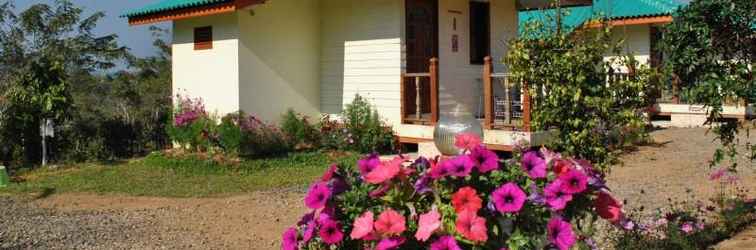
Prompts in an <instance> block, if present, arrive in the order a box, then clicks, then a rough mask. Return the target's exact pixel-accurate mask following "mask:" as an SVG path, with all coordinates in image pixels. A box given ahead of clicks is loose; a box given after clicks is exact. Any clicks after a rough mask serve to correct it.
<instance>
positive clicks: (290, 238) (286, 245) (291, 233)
mask: <svg viewBox="0 0 756 250" xmlns="http://www.w3.org/2000/svg"><path fill="white" fill-rule="evenodd" d="M297 244H299V242H298V240H297V229H296V228H293V227H290V228H289V229H287V230H286V231H285V232H284V233H283V240H282V242H281V250H296V249H297Z"/></svg>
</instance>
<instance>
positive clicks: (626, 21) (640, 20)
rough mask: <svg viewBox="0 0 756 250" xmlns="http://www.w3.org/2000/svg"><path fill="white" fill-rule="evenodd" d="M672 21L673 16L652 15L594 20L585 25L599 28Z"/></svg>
mask: <svg viewBox="0 0 756 250" xmlns="http://www.w3.org/2000/svg"><path fill="white" fill-rule="evenodd" d="M671 22H672V16H671V15H666V16H651V17H633V18H623V19H613V20H609V21H608V22H600V21H593V22H589V23H586V24H584V25H583V27H585V28H598V27H601V26H603V25H609V26H625V25H639V24H667V23H671Z"/></svg>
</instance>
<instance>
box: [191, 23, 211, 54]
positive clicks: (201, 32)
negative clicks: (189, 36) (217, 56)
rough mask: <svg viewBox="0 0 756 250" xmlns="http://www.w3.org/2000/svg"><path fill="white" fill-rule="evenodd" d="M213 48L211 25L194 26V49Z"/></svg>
mask: <svg viewBox="0 0 756 250" xmlns="http://www.w3.org/2000/svg"><path fill="white" fill-rule="evenodd" d="M212 48H213V27H212V26H206V27H198V28H194V50H206V49H212Z"/></svg>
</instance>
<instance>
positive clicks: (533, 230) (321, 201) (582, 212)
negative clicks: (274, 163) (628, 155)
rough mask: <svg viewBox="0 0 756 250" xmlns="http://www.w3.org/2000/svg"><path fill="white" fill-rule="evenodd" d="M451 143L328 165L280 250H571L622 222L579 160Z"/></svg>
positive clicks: (461, 140) (465, 139)
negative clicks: (446, 148)
mask: <svg viewBox="0 0 756 250" xmlns="http://www.w3.org/2000/svg"><path fill="white" fill-rule="evenodd" d="M476 141H477V143H471V142H476ZM457 145H461V146H464V147H465V148H464V154H462V155H459V156H455V157H436V158H433V159H426V158H422V157H421V158H418V159H415V160H414V161H411V160H409V159H407V158H405V157H402V156H398V157H396V158H394V159H391V160H381V159H380V158H379V157H378V155H377V154H372V155H369V156H366V157H365V158H362V159H361V160H359V161H358V162H357V164H356V165H357V166H356V169H355V168H353V167H352V166H338V165H332V166H331V167H330V168H329V169H328V170H327V171H326V172H325V174H324V175H323V177H322V178H321V179H320V180H318V181H317V182H316V183H314V184H313V185H312V186H311V187H310V189H309V191H308V193H307V196H306V197H305V199H304V202H305V205H306V206H307V207H308V208H310V209H311V211H310V212H309V213H307V214H305V215H304V216H303V217H302V219H301V220H300V221H299V222H298V223H297V224H296V225H295V226H293V227H291V228H289V229H288V230H286V231H285V232H284V234H283V241H282V248H283V249H287V250H288V249H326V248H329V249H373V248H374V249H398V248H403V249H420V248H430V249H463V248H465V249H469V248H477V249H481V248H485V249H500V248H508V249H543V248H544V247H554V248H558V249H570V248H571V247H573V246H575V245H581V246H583V247H590V246H592V245H593V244H594V243H593V240H592V239H591V238H590V236H591V230H590V225H591V224H592V223H591V222H592V220H594V219H595V218H597V217H602V218H605V219H607V220H609V221H611V222H613V223H615V224H616V225H623V224H628V223H630V222H629V221H628V220H627V219H626V218H625V216H624V215H623V212H622V206H621V204H620V203H619V202H617V200H616V199H614V198H613V197H612V196H611V195H610V193H609V191H608V189H607V188H606V186H605V185H604V178H603V175H602V174H601V173H600V172H598V171H596V170H594V168H593V167H592V166H591V164H590V163H589V162H587V161H584V160H576V159H570V158H564V157H561V156H560V155H559V154H557V153H554V152H551V151H549V150H546V149H541V150H539V151H525V152H523V153H518V154H516V158H515V159H514V160H511V161H507V162H502V161H500V159H499V158H498V156H497V155H496V154H495V153H494V152H492V151H490V150H488V149H486V148H485V147H484V146H482V145H481V144H480V140H474V139H471V138H470V136H469V135H463V136H460V137H458V143H457Z"/></svg>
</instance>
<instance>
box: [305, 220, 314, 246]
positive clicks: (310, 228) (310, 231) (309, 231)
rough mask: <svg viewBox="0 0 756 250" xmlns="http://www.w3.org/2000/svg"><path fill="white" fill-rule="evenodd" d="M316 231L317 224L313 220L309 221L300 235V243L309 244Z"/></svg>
mask: <svg viewBox="0 0 756 250" xmlns="http://www.w3.org/2000/svg"><path fill="white" fill-rule="evenodd" d="M316 230H318V223H317V222H316V221H315V220H312V221H310V222H309V223H307V224H306V225H305V230H304V233H303V234H302V241H304V242H305V243H307V242H310V240H311V239H312V237H313V236H315V231H316Z"/></svg>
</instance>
